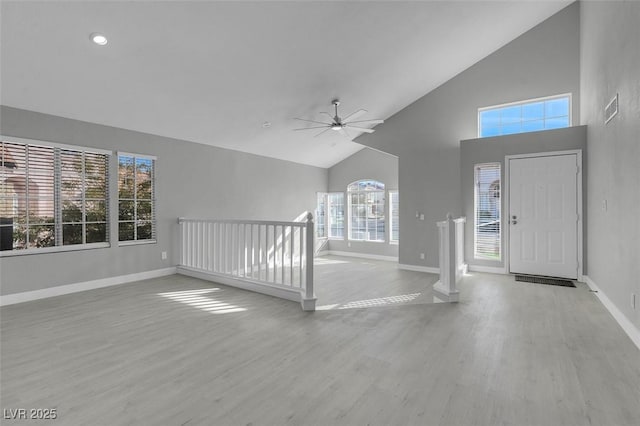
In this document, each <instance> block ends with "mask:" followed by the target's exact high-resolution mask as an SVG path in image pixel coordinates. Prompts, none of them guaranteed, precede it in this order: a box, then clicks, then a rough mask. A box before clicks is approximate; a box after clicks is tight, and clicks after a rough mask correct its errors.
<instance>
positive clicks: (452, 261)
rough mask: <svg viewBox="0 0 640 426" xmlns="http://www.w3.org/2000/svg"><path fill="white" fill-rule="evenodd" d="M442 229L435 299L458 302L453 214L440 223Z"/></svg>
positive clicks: (439, 226) (434, 288)
mask: <svg viewBox="0 0 640 426" xmlns="http://www.w3.org/2000/svg"><path fill="white" fill-rule="evenodd" d="M438 228H440V232H439V235H440V241H439V243H440V279H439V280H438V282H436V283H435V284H434V285H433V291H434V297H435V298H437V299H438V300H440V301H443V302H457V301H458V289H457V288H456V275H458V274H456V268H457V266H456V233H455V229H456V225H455V222H454V220H453V216H452V215H451V213H448V214H447V220H445V221H442V222H438Z"/></svg>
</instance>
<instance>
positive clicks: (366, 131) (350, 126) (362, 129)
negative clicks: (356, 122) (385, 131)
mask: <svg viewBox="0 0 640 426" xmlns="http://www.w3.org/2000/svg"><path fill="white" fill-rule="evenodd" d="M345 126H346V127H348V128H350V129H353V130H357V131H359V132H365V133H373V132H375V130H373V129H367V128H366V127H356V126H352V125H350V124H345Z"/></svg>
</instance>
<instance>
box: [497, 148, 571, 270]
mask: <svg viewBox="0 0 640 426" xmlns="http://www.w3.org/2000/svg"><path fill="white" fill-rule="evenodd" d="M574 154H575V155H576V161H577V163H578V174H577V178H576V179H577V182H576V192H577V194H576V195H577V200H576V202H577V204H578V206H577V207H578V222H577V225H576V226H577V227H578V229H577V239H578V241H577V244H578V259H577V260H578V272H577V275H578V281H580V282H583V281H584V275H583V264H584V259H583V241H584V240H583V236H582V231H583V229H582V227H583V223H582V219H583V205H582V168H583V167H582V150H581V149H571V150H567V151H549V152H534V153H531V154H515V155H505V157H504V203H505V204H504V210H503V211H505V212H506V214H504V215H502V229H503V230H504V233H503V235H504V239H505V240H504V242H505V250H504V268H505V273H507V274H511V264H510V261H511V259H510V256H509V255H510V250H511V247H510V245H511V235H510V232H509V231H510V228H511V227H510V226H509V225H510V217H511V210H510V209H511V205H510V204H509V203H510V200H509V184H510V175H509V167H510V162H509V160H515V159H522V158H536V157H555V156H558V155H574Z"/></svg>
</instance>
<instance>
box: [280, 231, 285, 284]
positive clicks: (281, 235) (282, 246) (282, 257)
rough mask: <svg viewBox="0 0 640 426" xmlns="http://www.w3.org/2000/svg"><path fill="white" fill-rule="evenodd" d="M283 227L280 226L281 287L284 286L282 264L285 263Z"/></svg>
mask: <svg viewBox="0 0 640 426" xmlns="http://www.w3.org/2000/svg"><path fill="white" fill-rule="evenodd" d="M284 229H285V228H284V225H280V245H281V247H280V283H281V284H282V285H284V269H285V268H284V263H285V258H284V248H285V245H286V239H285V232H284Z"/></svg>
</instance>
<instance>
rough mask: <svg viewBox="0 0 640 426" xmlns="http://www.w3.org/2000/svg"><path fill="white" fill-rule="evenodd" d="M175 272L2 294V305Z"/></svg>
mask: <svg viewBox="0 0 640 426" xmlns="http://www.w3.org/2000/svg"><path fill="white" fill-rule="evenodd" d="M175 273H176V268H175V266H174V267H170V268H163V269H155V270H153V271H145V272H137V273H135V274H128V275H119V276H117V277H109V278H101V279H99V280H92V281H85V282H80V283H74V284H66V285H60V286H56V287H50V288H43V289H42V290H33V291H25V292H22V293H14V294H7V295H4V296H0V306H6V305H13V304H16V303H23V302H29V301H32V300H38V299H45V298H48V297H55V296H62V295H63V294H70V293H78V292H80V291H87V290H93V289H96V288H102V287H110V286H112V285H118V284H125V283H130V282H134V281H142V280H148V279H150V278H158V277H164V276H166V275H173V274H175Z"/></svg>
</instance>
